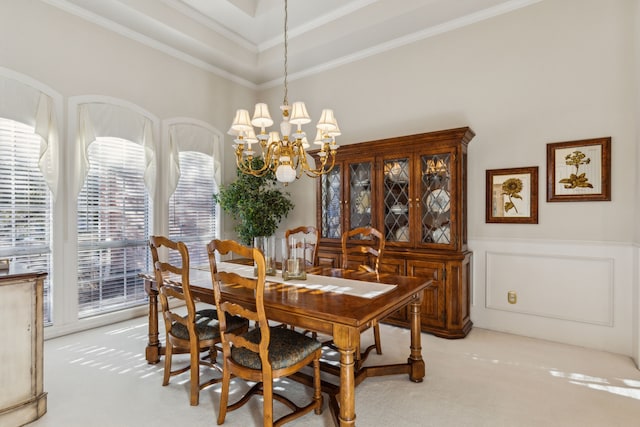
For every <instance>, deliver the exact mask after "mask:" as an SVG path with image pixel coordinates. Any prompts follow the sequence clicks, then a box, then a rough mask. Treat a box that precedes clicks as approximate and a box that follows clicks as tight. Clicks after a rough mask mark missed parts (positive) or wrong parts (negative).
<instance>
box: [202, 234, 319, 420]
mask: <svg viewBox="0 0 640 427" xmlns="http://www.w3.org/2000/svg"><path fill="white" fill-rule="evenodd" d="M207 248H208V253H209V263H210V267H211V275H212V282H213V292H214V299H215V302H216V307H217V308H218V312H219V313H225V314H229V315H234V316H242V317H244V318H246V319H247V320H248V321H250V322H251V323H252V324H253V323H254V322H256V325H257V326H256V328H254V329H252V330H250V331H249V332H245V333H238V331H231V330H229V328H228V325H227V324H226V321H225V317H223V316H221V320H220V333H221V336H222V351H223V368H222V372H223V374H222V391H221V394H220V410H219V412H218V424H222V423H224V420H225V417H226V414H227V412H230V411H233V410H236V409H238V408H240V407H241V406H242V405H244V404H245V403H247V402H248V401H249V400H250V397H251V396H252V395H254V394H261V395H262V396H263V424H264V426H272V425H273V426H280V425H282V424H284V423H286V422H289V421H292V420H294V419H296V418H299V417H300V416H302V415H304V414H306V413H308V412H310V411H311V410H315V413H316V414H321V413H322V392H321V389H320V356H321V353H322V345H321V344H320V342H318V341H317V340H315V339H313V338H310V337H308V336H305V335H303V334H301V333H299V332H296V331H294V330H291V329H287V328H281V327H277V326H270V325H269V319H268V318H267V315H266V312H265V307H264V288H265V277H266V267H265V260H264V256H263V254H262V252H260V250H259V249H255V248H249V247H246V246H243V245H241V244H240V243H237V242H235V241H232V240H212V241H211V242H210V243H209V244H208V246H207ZM229 253H231V254H235V255H239V256H240V257H241V258H246V259H252V260H254V261H255V265H256V266H257V277H242V276H239V275H238V274H236V273H229V272H224V271H220V270H218V267H217V263H216V256H222V255H227V254H229ZM223 285H224V286H232V287H233V288H235V289H240V288H245V289H247V290H248V291H250V292H251V293H252V294H253V296H254V298H251V299H248V300H246V301H244V302H243V303H239V302H231V301H229V300H226V299H225V298H224V294H223V292H222V290H221V287H222V286H223ZM309 364H313V371H314V379H313V385H314V387H313V389H314V391H313V399H312V401H311V402H310V403H308V404H307V405H305V406H302V407H300V406H298V405H296V404H295V403H294V402H292V401H291V400H290V399H288V398H287V397H285V396H284V395H282V394H281V393H279V392H276V391H274V387H273V380H274V379H277V378H280V377H286V376H289V375H291V374H293V373H295V372H298V371H300V370H301V369H302V368H304V367H306V366H307V365H309ZM232 375H234V376H236V377H239V378H243V379H245V380H246V381H252V382H255V383H256V384H255V385H254V386H252V387H251V388H250V389H249V390H248V391H247V392H246V393H245V394H244V396H242V397H241V398H239V399H237V400H236V401H235V402H234V403H232V404H229V388H230V382H231V376H232ZM279 386H281V384H279ZM274 399H275V400H277V401H279V402H281V403H283V404H284V405H286V406H287V407H288V408H289V409H290V410H291V412H289V413H288V414H286V415H284V416H282V417H280V418H278V419H277V420H275V421H274V420H273V418H274V415H273V400H274Z"/></svg>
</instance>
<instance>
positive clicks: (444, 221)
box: [420, 153, 452, 245]
mask: <svg viewBox="0 0 640 427" xmlns="http://www.w3.org/2000/svg"><path fill="white" fill-rule="evenodd" d="M420 164H421V170H422V183H421V186H422V188H421V191H420V194H421V200H420V204H421V208H422V209H421V211H422V227H423V230H422V237H421V239H422V243H438V244H444V245H448V244H450V243H451V238H452V236H451V154H450V153H442V154H434V155H428V156H422V157H421V162H420Z"/></svg>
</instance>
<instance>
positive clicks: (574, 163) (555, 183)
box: [547, 137, 611, 202]
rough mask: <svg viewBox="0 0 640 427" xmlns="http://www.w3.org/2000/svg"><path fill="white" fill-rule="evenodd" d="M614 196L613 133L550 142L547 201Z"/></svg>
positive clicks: (581, 199)
mask: <svg viewBox="0 0 640 427" xmlns="http://www.w3.org/2000/svg"><path fill="white" fill-rule="evenodd" d="M610 200H611V137H605V138H594V139H584V140H579V141H567V142H554V143H551V144H547V202H586V201H610Z"/></svg>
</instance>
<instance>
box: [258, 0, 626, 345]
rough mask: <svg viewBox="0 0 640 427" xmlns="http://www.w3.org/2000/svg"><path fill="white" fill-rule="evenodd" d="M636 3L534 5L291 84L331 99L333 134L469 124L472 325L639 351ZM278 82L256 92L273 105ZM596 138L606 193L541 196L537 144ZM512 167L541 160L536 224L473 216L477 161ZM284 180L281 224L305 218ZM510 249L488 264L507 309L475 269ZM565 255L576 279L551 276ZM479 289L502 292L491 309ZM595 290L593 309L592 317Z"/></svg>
mask: <svg viewBox="0 0 640 427" xmlns="http://www.w3.org/2000/svg"><path fill="white" fill-rule="evenodd" d="M636 3H637V2H636V1H631V0H618V1H608V2H602V1H599V0H586V1H584V0H554V1H543V2H540V3H537V4H534V5H531V6H528V7H526V8H523V9H520V10H517V11H514V12H511V13H508V14H505V15H502V16H499V17H496V18H492V19H490V20H487V21H484V22H479V23H476V24H475V25H472V26H469V27H465V28H462V29H459V30H456V31H453V32H449V33H446V34H442V35H439V36H436V37H433V38H430V39H427V40H424V41H421V42H416V43H414V44H411V45H408V46H405V47H403V48H399V49H396V50H393V51H390V52H387V53H385V54H382V55H379V56H375V57H371V58H367V59H364V60H361V61H359V62H358V63H353V64H349V65H345V66H343V67H341V68H339V69H335V70H332V71H329V72H325V73H323V74H322V75H319V76H314V77H310V78H305V79H303V80H297V81H294V82H292V83H291V84H290V85H289V98H290V99H291V100H298V99H303V100H305V101H307V104H308V107H309V111H310V113H311V114H312V115H314V116H315V117H317V115H318V114H319V111H320V109H321V108H322V107H324V106H332V107H333V108H334V109H335V112H336V116H337V117H338V119H339V122H340V127H341V130H342V136H341V137H340V138H339V142H340V143H341V144H345V143H355V142H361V141H367V140H372V139H377V138H385V137H390V136H398V135H405V134H412V133H419V132H427V131H432V130H439V129H447V128H452V127H457V126H466V125H468V126H470V127H471V128H472V129H473V130H474V131H475V132H476V137H475V138H474V139H473V140H472V141H471V143H470V145H469V175H468V176H469V199H468V203H469V236H470V248H471V249H472V250H473V251H474V262H473V265H474V267H473V289H472V292H473V295H474V305H473V308H472V316H471V318H472V320H473V321H474V324H475V326H476V327H482V328H489V329H495V330H503V331H508V332H513V333H517V334H522V335H529V336H534V337H540V338H546V339H550V340H555V341H563V342H569V343H573V344H577V345H583V346H588V347H593V348H599V349H604V350H609V351H613V352H616V353H622V354H627V355H632V354H634V353H637V350H634V344H633V342H634V336H635V335H637V331H636V332H635V333H634V332H633V327H632V325H633V324H634V323H637V317H634V316H635V315H634V313H635V311H636V310H637V304H636V305H635V306H634V305H633V304H632V301H633V298H634V297H635V298H636V299H637V298H638V297H637V294H634V290H635V289H636V288H637V281H636V280H635V279H634V271H635V269H634V268H635V267H634V265H635V263H636V261H634V259H635V257H634V256H633V253H632V252H633V244H634V241H637V239H634V237H633V236H634V231H635V230H634V224H636V221H635V218H636V216H635V213H636V201H637V198H638V195H637V194H638V192H637V190H636V188H635V183H636V179H635V171H636V170H637V162H638V156H637V148H636V146H637V130H636V124H635V123H636V120H635V119H636V118H637V114H636V111H637V110H636V98H637V97H636V92H635V90H634V88H635V83H636V77H635V74H634V72H633V70H634V58H635V56H636V55H635V53H636V50H635V48H634V44H633V41H634V29H635V26H636V22H637V19H636V17H635V16H636V15H635V9H636ZM280 91H281V89H272V90H269V91H265V93H263V97H264V98H265V99H267V101H269V102H272V103H277V102H279V98H280V97H281V94H280V93H279V92H280ZM603 136H611V137H612V184H613V185H612V201H610V202H581V203H576V202H572V203H557V202H556V203H547V202H546V167H547V166H546V144H547V143H551V142H561V141H570V140H579V139H586V138H596V137H603ZM523 166H538V167H539V174H540V175H539V189H538V190H539V224H536V225H518V224H487V223H485V171H486V170H487V169H496V168H510V167H523ZM289 188H290V189H291V191H292V194H293V195H294V198H295V200H296V205H297V207H296V212H294V214H293V215H291V216H290V217H289V220H288V221H287V224H284V225H283V227H282V228H284V227H286V226H287V225H294V224H299V223H313V222H314V221H315V216H314V210H313V209H312V208H311V206H314V207H315V199H314V194H315V192H314V183H313V182H312V181H311V180H304V181H303V180H301V181H300V182H296V183H295V184H293V185H291V186H290V187H289ZM508 251H512V252H513V253H516V254H518V255H519V256H520V257H521V258H520V260H522V259H524V260H525V262H524V265H526V266H527V267H528V268H529V270H528V271H525V272H522V273H518V272H517V271H513V270H512V269H510V266H509V262H510V260H509V258H500V259H498V260H497V261H495V260H492V268H494V269H496V268H497V269H498V270H500V269H504V270H505V271H509V272H510V273H512V274H513V282H512V283H511V284H509V286H510V287H515V288H516V290H517V291H518V294H519V296H520V299H519V303H518V304H516V305H512V306H510V307H507V306H505V305H504V304H505V303H506V291H505V289H503V287H504V286H506V284H505V283H503V282H504V281H503V277H502V276H496V271H489V272H487V267H486V259H487V254H488V253H504V252H508ZM592 252H594V253H596V254H597V255H593V254H592ZM568 254H574V255H575V256H574V257H573V258H571V259H570V262H569V259H566V265H567V266H570V267H571V268H574V269H576V270H577V271H576V278H575V279H572V277H571V276H570V275H569V276H568V277H566V275H565V274H563V275H562V277H563V278H565V279H566V280H562V281H559V280H558V277H559V274H560V273H562V271H563V270H562V269H563V263H562V262H558V261H557V260H561V259H565V258H564V257H567V256H569V255H568ZM541 256H543V257H541ZM545 257H546V258H545ZM594 257H595V259H597V260H599V261H602V262H603V263H605V264H607V265H610V267H607V276H606V282H605V283H601V279H602V274H604V273H603V272H602V271H599V274H598V275H594V276H593V277H591V276H589V275H586V274H584V273H583V272H584V271H591V270H590V268H591V264H592V262H593V261H594ZM554 260H556V261H555V262H550V261H554ZM494 261H495V262H494ZM533 271H536V272H538V273H539V274H536V275H535V277H534V276H533V275H532V274H529V273H531V272H533ZM550 284H553V286H549V285H550ZM503 293H504V295H502V294H503ZM489 295H493V296H494V299H495V298H497V297H498V296H499V295H502V299H501V300H500V301H494V304H493V305H492V304H490V303H489V302H488V296H489ZM594 300H601V301H600V302H601V305H598V306H597V309H598V310H604V311H603V312H599V313H598V314H597V315H596V314H595V313H593V312H592V310H593V309H594V306H593V305H590V304H591V303H587V301H594ZM563 307H566V310H567V311H568V312H571V315H570V316H563V315H562V314H561V313H559V312H560V311H562V308H563ZM507 309H508V310H507ZM594 316H597V317H598V319H600V318H601V317H602V316H604V317H605V318H606V319H607V321H606V322H604V323H602V322H599V321H596V322H593V318H594ZM636 347H637V346H636Z"/></svg>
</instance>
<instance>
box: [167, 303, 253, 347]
mask: <svg viewBox="0 0 640 427" xmlns="http://www.w3.org/2000/svg"><path fill="white" fill-rule="evenodd" d="M248 326H249V321H248V320H247V319H243V318H242V317H236V316H230V315H227V330H229V331H233V330H236V329H240V328H243V327H248ZM196 332H197V334H198V339H199V340H201V341H203V340H211V339H217V338H219V337H220V325H219V323H218V312H217V311H216V310H212V309H206V310H200V311H198V312H197V313H196ZM171 334H172V335H173V336H175V337H177V338H181V339H185V340H188V339H189V330H188V329H187V327H186V326H184V325H183V324H181V323H177V322H174V323H173V326H172V327H171Z"/></svg>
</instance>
